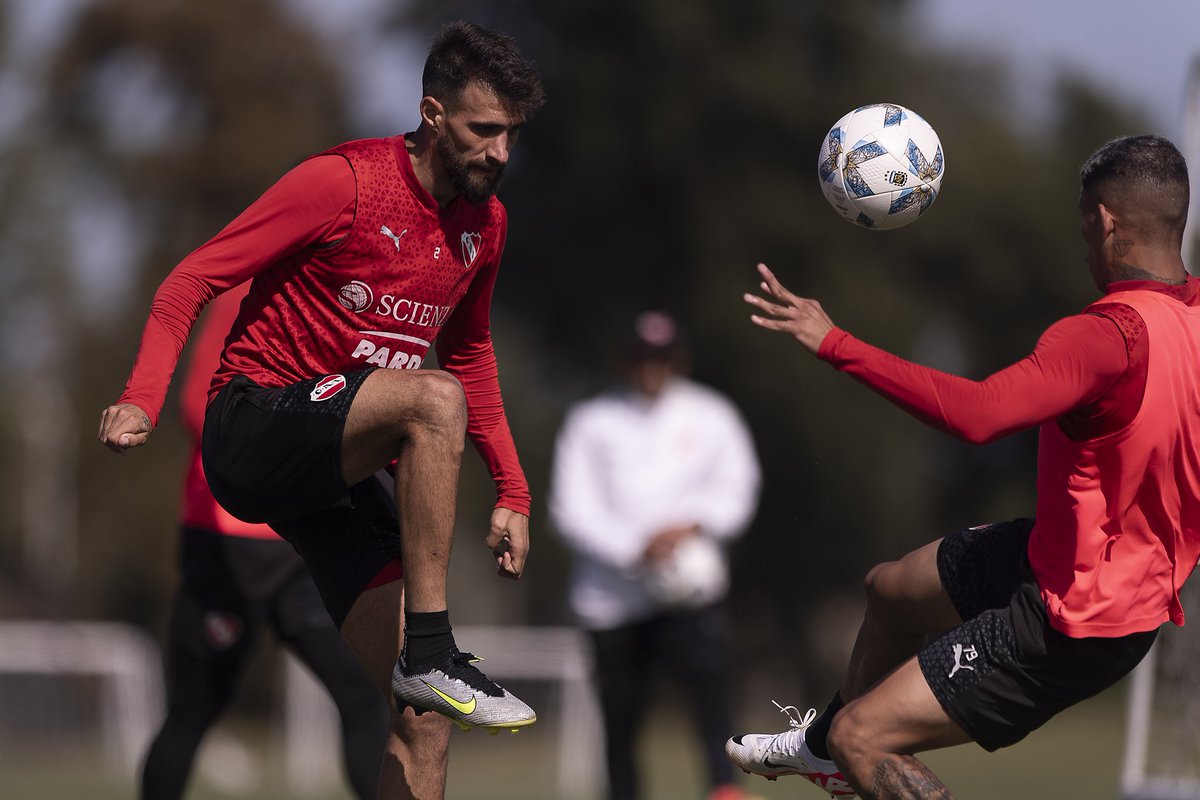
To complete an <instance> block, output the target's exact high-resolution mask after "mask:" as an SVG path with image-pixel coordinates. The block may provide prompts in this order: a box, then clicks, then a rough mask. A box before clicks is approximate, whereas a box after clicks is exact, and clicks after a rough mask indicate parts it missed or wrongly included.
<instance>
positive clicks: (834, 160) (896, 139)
mask: <svg viewBox="0 0 1200 800" xmlns="http://www.w3.org/2000/svg"><path fill="white" fill-rule="evenodd" d="M945 168H946V159H945V156H943V155H942V143H941V141H939V140H938V135H937V133H936V132H935V131H934V130H933V128H932V127H930V125H929V123H928V122H926V121H925V120H924V119H922V118H921V117H920V116H919V115H918V114H916V113H915V112H913V111H910V110H909V109H907V108H905V107H904V106H898V105H896V104H894V103H875V104H873V105H869V106H862V107H860V108H856V109H854V110H853V111H851V112H850V113H849V114H847V115H846V116H844V117H842V118H841V119H839V120H838V121H837V122H836V123H834V126H833V127H832V128H830V129H829V133H828V134H827V135H826V136H825V141H824V143H823V144H822V145H821V154H820V156H819V157H818V159H817V175H818V176H819V177H820V179H821V191H822V192H824V193H825V199H826V200H828V201H829V204H830V205H832V206H833V207H834V208H835V209H837V212H838V213H839V214H841V215H842V216H843V217H845V218H846V219H848V220H850V221H851V222H853V223H854V224H855V225H860V226H862V227H864V228H871V229H872V230H889V229H892V228H899V227H901V226H902V225H907V224H908V223H910V222H912V221H913V220H915V219H916V218H917V217H919V216H921V215H922V214H924V213H925V212H926V211H927V210H928V209H929V207H930V206H931V205H933V201H934V200H935V199H937V196H938V191H939V190H940V189H941V186H942V175H943V173H944V172H945Z"/></svg>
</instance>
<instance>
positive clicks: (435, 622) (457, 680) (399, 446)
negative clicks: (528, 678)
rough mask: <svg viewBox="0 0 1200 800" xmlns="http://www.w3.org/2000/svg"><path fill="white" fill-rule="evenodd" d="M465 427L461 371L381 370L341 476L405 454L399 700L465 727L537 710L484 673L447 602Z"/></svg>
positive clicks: (349, 440) (518, 722)
mask: <svg viewBox="0 0 1200 800" xmlns="http://www.w3.org/2000/svg"><path fill="white" fill-rule="evenodd" d="M466 426H467V405H466V398H465V396H464V394H463V390H462V386H461V385H459V382H458V380H457V379H455V378H454V377H453V376H451V375H449V374H448V373H445V372H440V371H437V370H388V369H380V370H376V371H374V372H373V373H371V374H370V375H369V376H367V378H366V379H365V380H364V381H363V384H362V386H361V387H359V390H358V393H357V394H356V395H355V397H354V402H353V403H352V404H351V406H350V413H349V415H348V416H347V418H346V426H345V428H344V430H343V433H342V476H343V478H344V480H345V481H346V483H348V484H351V485H353V484H355V483H357V482H359V481H362V480H366V479H368V478H370V477H371V476H372V475H373V474H374V473H375V472H376V471H377V470H379V469H380V468H381V467H383V466H384V465H386V464H388V463H389V462H391V461H392V460H393V459H395V461H396V480H395V492H396V507H397V513H398V515H399V520H400V553H401V558H402V560H403V562H404V575H405V584H406V603H407V608H406V609H405V612H404V615H403V618H404V630H405V636H406V638H407V641H406V646H405V648H404V649H403V650H401V651H400V653H401V656H400V659H399V661H398V662H397V663H396V664H395V670H394V671H393V674H392V684H391V686H392V694H393V696H394V697H395V699H396V702H397V709H398V710H400V711H403V710H404V709H405V708H406V706H412V707H413V709H414V710H416V711H417V712H418V713H422V712H424V711H426V710H432V711H436V712H438V713H439V714H444V715H446V716H448V717H450V718H451V719H454V720H455V721H457V722H458V723H459V724H460V725H462V726H463V727H483V728H488V729H491V730H493V731H496V730H499V729H502V728H503V729H512V730H515V729H517V728H521V727H524V726H525V725H530V724H532V723H533V722H535V721H536V720H537V715H536V714H534V712H533V709H531V708H530V707H529V706H528V705H526V704H525V703H524V702H523V701H521V700H520V699H519V698H517V697H514V696H513V695H512V694H510V693H509V692H507V691H506V690H505V689H504V688H503V687H501V686H499V685H497V684H496V683H495V682H493V681H491V680H490V679H488V677H487V676H486V675H484V674H483V673H482V672H480V671H479V669H478V668H477V667H475V666H474V661H475V659H474V657H473V656H472V655H471V654H470V653H462V652H460V651H459V650H458V648H457V646H456V644H455V642H454V638H453V635H452V634H451V628H450V622H449V616H448V613H447V608H446V573H447V571H448V569H449V566H450V544H451V540H452V538H453V535H454V514H455V506H456V500H457V496H458V471H459V465H460V463H461V461H462V452H463V445H464V438H465V435H466ZM489 534H490V535H493V534H492V532H491V531H489ZM517 574H519V570H518V572H517Z"/></svg>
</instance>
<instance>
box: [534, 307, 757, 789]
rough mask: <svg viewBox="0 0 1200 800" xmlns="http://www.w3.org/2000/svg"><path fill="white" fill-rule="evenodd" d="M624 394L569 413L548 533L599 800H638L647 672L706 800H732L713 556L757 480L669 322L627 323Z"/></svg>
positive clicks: (740, 437) (725, 672)
mask: <svg viewBox="0 0 1200 800" xmlns="http://www.w3.org/2000/svg"><path fill="white" fill-rule="evenodd" d="M633 327H634V330H633V335H632V336H631V338H630V342H629V345H628V347H627V351H626V353H625V355H626V360H625V364H624V367H625V374H624V381H623V382H622V383H621V384H620V385H618V386H615V387H613V388H612V389H611V390H609V391H607V392H605V393H603V394H601V395H599V396H597V397H594V398H590V399H587V400H584V401H582V402H580V403H579V404H577V405H576V406H574V407H573V408H571V409H570V410H569V412H568V414H567V417H566V419H565V421H564V423H563V426H562V429H561V430H560V432H559V435H558V440H557V442H556V446H555V458H554V469H553V474H552V485H551V490H550V512H551V516H552V518H553V522H554V525H555V527H556V529H557V530H558V532H559V534H560V535H561V536H562V539H563V541H564V542H565V543H566V544H567V546H568V547H569V548H570V549H571V551H572V553H573V556H574V558H573V561H574V563H573V567H572V570H571V578H570V589H569V592H570V603H571V608H572V611H573V612H574V614H575V616H576V618H577V619H578V620H579V623H580V625H581V626H582V627H583V628H584V629H585V630H586V631H587V632H588V634H589V636H590V638H591V641H592V645H593V650H594V655H595V676H596V680H597V683H598V689H599V694H600V704H601V708H602V710H603V714H604V723H605V743H606V764H607V772H608V782H609V795H608V796H609V798H610V800H636V798H638V797H639V796H640V795H639V789H640V786H639V775H638V766H637V758H636V757H635V753H634V751H635V745H636V738H637V734H638V731H639V728H640V724H641V722H642V720H643V718H644V716H645V712H646V710H647V708H648V707H649V705H650V700H651V693H652V688H653V682H652V680H651V673H652V669H653V667H654V665H655V662H657V663H658V664H660V665H661V666H662V667H663V668H665V669H666V670H667V671H669V674H670V679H671V681H672V682H673V683H676V684H678V685H680V686H681V687H682V688H683V690H684V691H685V692H686V693H687V695H686V696H687V697H690V698H693V699H694V701H695V702H691V703H688V706H689V708H690V710H691V711H692V712H693V714H694V716H695V722H696V726H697V732H698V734H699V737H700V742H701V744H702V751H703V759H704V764H705V766H706V768H707V771H708V775H707V779H708V795H707V797H708V800H739V799H740V798H743V797H745V795H744V793H743V792H742V791H741V790H740V789H739V788H738V786H737V784H736V782H735V776H734V773H733V771H732V768H731V765H730V764H729V762H728V760H727V759H726V758H725V755H724V744H725V739H726V738H727V736H728V731H729V730H730V729H731V711H730V707H729V688H730V686H729V684H730V678H731V665H730V657H729V647H728V625H727V622H726V620H725V616H724V610H723V602H722V601H723V600H724V598H725V595H726V592H727V590H728V587H729V571H728V564H727V560H726V553H725V545H726V544H727V543H728V542H730V541H731V540H732V539H734V538H736V537H737V536H740V535H741V534H742V533H743V532H744V531H745V529H746V527H747V525H748V524H749V523H750V520H751V518H752V517H753V515H754V511H755V509H756V506H757V501H758V492H759V484H760V470H759V465H758V460H757V457H756V455H755V451H754V444H753V441H752V439H751V436H750V433H749V431H748V429H747V427H746V425H745V423H744V421H743V420H742V417H741V415H740V414H739V412H738V410H737V408H736V407H735V406H734V404H733V403H732V402H731V401H730V400H729V399H728V398H726V397H725V396H724V395H722V394H720V393H719V392H717V391H716V390H714V389H712V388H709V387H707V386H703V385H701V384H699V383H697V382H695V381H692V380H690V379H689V378H688V377H687V371H688V366H689V358H688V354H687V352H686V348H685V347H684V345H683V342H682V337H681V336H680V334H679V330H678V326H677V325H676V323H675V321H674V320H673V319H672V318H671V317H670V316H668V315H667V314H665V313H663V312H659V311H647V312H645V313H643V314H641V315H640V316H638V318H637V320H636V321H635V324H634V326H633Z"/></svg>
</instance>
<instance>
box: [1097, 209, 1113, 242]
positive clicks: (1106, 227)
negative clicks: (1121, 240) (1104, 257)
mask: <svg viewBox="0 0 1200 800" xmlns="http://www.w3.org/2000/svg"><path fill="white" fill-rule="evenodd" d="M1096 214H1097V216H1098V217H1099V219H1100V229H1101V230H1102V231H1104V235H1105V237H1108V236H1110V235H1111V234H1112V232H1113V231H1115V230H1116V229H1117V218H1116V217H1115V216H1114V215H1113V213H1112V212H1111V211H1109V210H1108V206H1106V205H1104V203H1097V204H1096Z"/></svg>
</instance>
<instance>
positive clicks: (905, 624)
mask: <svg viewBox="0 0 1200 800" xmlns="http://www.w3.org/2000/svg"><path fill="white" fill-rule="evenodd" d="M938 545H939V542H934V543H932V544H929V545H926V546H925V547H922V548H920V549H918V550H915V551H913V552H912V553H909V554H908V555H906V556H904V557H903V558H901V559H900V560H899V561H894V562H890V563H887V564H881V565H879V566H877V567H875V568H874V569H872V570H871V572H870V573H869V574H868V576H867V579H866V581H865V588H866V594H867V611H866V614H865V615H864V617H863V622H862V625H861V627H860V628H859V632H858V638H857V639H856V640H855V643H854V650H853V652H852V654H851V657H850V663H849V665H848V667H847V668H846V674H845V677H844V680H843V683H842V687H841V689H840V691H839V692H838V695H837V696H836V697H835V698H834V700H833V701H832V702H830V704H829V705H828V706H827V707H826V708H825V710H824V712H823V713H821V714H819V715H818V714H817V711H816V709H812V710H810V711H809V713H808V714H801V713H800V710H799V709H797V708H794V707H792V706H782V705H779V704H778V703H776V705H779V708H780V710H781V711H784V712H786V713H787V714H788V716H789V717H790V718H791V729H790V730H788V731H784V732H783V733H779V734H759V733H748V734H741V735H737V736H734V737H732V738H731V739H730V740H729V741H728V742H726V744H725V752H726V754H727V755H728V756H729V758H730V760H732V761H733V763H734V764H736V765H737V766H738V767H740V768H741V769H742V770H744V771H746V772H750V773H754V774H757V775H762V776H764V777H766V778H769V779H772V780H774V779H775V778H777V777H779V776H781V775H800V776H803V777H804V778H806V779H807V780H809V781H811V782H812V783H815V784H816V785H818V786H820V787H821V788H822V789H824V790H825V791H827V792H829V793H830V794H831V795H833V796H835V797H843V796H850V795H853V794H855V793H856V791H862V788H863V785H862V784H861V783H859V784H853V785H851V783H850V777H849V774H848V773H847V772H846V769H845V765H844V764H842V763H841V761H839V760H838V758H837V757H836V756H833V751H832V743H831V742H830V741H829V736H830V730H831V726H832V725H834V724H835V722H836V721H837V720H840V719H841V716H840V715H843V714H845V713H846V708H844V707H843V706H842V704H843V703H849V702H851V701H853V700H854V699H855V698H858V697H860V696H862V695H863V693H864V692H867V691H868V690H869V689H871V687H872V686H873V685H875V683H876V682H877V681H878V680H879V679H880V678H882V677H883V676H885V675H887V674H888V673H889V672H891V670H893V669H895V668H896V667H897V665H900V664H904V663H905V662H906V661H907V660H909V659H911V658H912V657H913V656H914V655H915V654H916V653H917V651H918V650H919V649H920V648H921V647H922V646H923V645H924V643H925V639H926V636H927V635H928V634H930V633H935V632H940V631H943V630H946V629H948V628H951V627H953V626H954V625H957V624H958V623H959V622H960V620H959V618H958V613H957V612H956V611H955V610H954V606H953V604H952V603H951V602H950V599H949V597H947V596H946V593H945V590H944V589H943V588H942V583H941V579H940V578H939V576H938V571H937V549H938ZM918 677H919V678H922V685H924V683H923V677H922V676H921V675H920V671H919V670H918ZM928 691H929V690H928V688H927V687H926V692H928ZM931 697H932V694H931ZM934 703H935V705H936V701H934ZM937 710H938V711H939V712H940V710H941V709H940V706H939V707H938V709H937ZM898 758H900V760H899V761H889V762H887V765H888V768H889V769H890V768H893V767H894V768H896V769H900V768H901V767H903V768H904V769H914V770H915V769H918V768H920V767H923V765H921V764H920V762H918V761H916V760H915V759H913V758H912V757H911V756H908V757H907V758H908V761H905V760H904V757H900V756H898ZM910 762H913V763H910ZM869 785H870V784H869V783H868V784H867V786H868V787H869ZM863 796H864V797H866V796H869V795H866V794H864V795H863ZM883 796H889V797H904V796H905V795H883ZM929 796H930V797H937V796H938V795H936V794H934V795H929Z"/></svg>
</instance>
